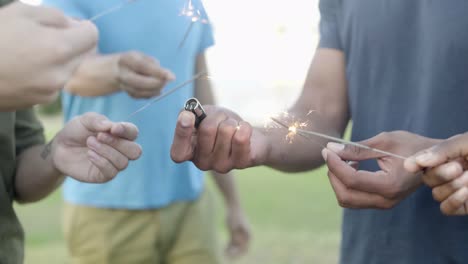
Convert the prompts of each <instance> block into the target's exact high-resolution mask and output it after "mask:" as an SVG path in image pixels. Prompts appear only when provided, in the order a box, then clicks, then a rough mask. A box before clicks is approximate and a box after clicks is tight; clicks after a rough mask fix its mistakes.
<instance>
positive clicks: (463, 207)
mask: <svg viewBox="0 0 468 264" xmlns="http://www.w3.org/2000/svg"><path fill="white" fill-rule="evenodd" d="M467 159H468V133H465V134H461V135H457V136H454V137H452V138H449V139H447V140H445V141H442V142H441V143H439V144H437V145H435V146H433V147H431V148H428V149H425V150H423V151H421V152H419V153H417V154H415V155H413V156H411V157H409V158H408V159H406V161H405V168H406V169H407V170H408V171H409V172H412V173H416V172H420V171H422V172H424V175H423V178H422V179H423V182H424V183H425V184H427V185H428V186H429V187H431V188H433V189H432V195H433V197H434V199H435V200H437V201H439V202H441V204H440V210H441V211H442V212H443V213H444V214H446V215H467V214H468V172H467V170H468V161H467Z"/></svg>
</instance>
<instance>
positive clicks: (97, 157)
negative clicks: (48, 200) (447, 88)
mask: <svg viewBox="0 0 468 264" xmlns="http://www.w3.org/2000/svg"><path fill="white" fill-rule="evenodd" d="M137 134H138V130H137V128H136V127H135V126H133V125H132V124H129V123H113V122H111V121H109V120H107V119H106V118H105V117H103V116H100V115H97V114H85V115H83V116H80V117H77V118H75V119H73V120H72V121H70V122H69V123H68V124H67V125H66V126H65V127H64V128H63V129H62V130H61V131H60V132H59V133H58V134H57V135H56V136H55V138H54V140H52V141H51V142H50V143H49V144H47V145H45V146H37V145H36V146H32V147H29V148H26V149H25V150H23V151H22V153H21V154H20V155H19V156H18V159H17V166H16V168H17V170H16V178H15V194H16V200H18V201H19V202H34V201H37V200H40V199H42V198H44V197H45V196H47V195H48V194H49V193H50V192H52V191H53V190H54V189H55V188H56V187H57V186H59V185H60V183H61V182H62V181H63V179H64V176H63V175H69V176H70V177H73V178H74V179H76V180H79V181H83V182H92V183H102V182H107V181H109V180H111V179H113V178H114V177H115V176H116V175H117V173H118V172H119V171H121V170H123V169H125V168H126V166H127V165H128V162H129V160H134V159H137V158H138V157H139V156H140V154H141V148H140V146H139V145H137V144H136V143H134V142H133V141H134V140H135V139H136V136H137Z"/></svg>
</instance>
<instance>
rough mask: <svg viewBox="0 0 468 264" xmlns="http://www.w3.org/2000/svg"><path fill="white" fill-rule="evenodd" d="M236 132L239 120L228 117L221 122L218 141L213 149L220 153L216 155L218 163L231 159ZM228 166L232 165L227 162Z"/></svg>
mask: <svg viewBox="0 0 468 264" xmlns="http://www.w3.org/2000/svg"><path fill="white" fill-rule="evenodd" d="M236 132H237V121H236V120H234V119H232V118H229V119H226V120H224V121H222V122H221V123H220V124H219V126H218V134H217V136H216V142H215V145H214V149H213V152H214V153H218V155H215V156H214V159H215V161H217V163H223V162H225V161H229V160H230V159H229V158H230V156H231V149H232V139H233V138H234V134H235V133H236ZM226 167H232V165H231V164H226Z"/></svg>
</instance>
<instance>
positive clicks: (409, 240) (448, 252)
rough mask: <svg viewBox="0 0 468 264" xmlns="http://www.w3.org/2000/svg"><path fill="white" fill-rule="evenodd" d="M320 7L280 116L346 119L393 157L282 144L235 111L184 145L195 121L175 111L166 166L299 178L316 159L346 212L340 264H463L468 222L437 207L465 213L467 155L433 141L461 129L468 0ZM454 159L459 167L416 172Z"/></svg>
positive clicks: (368, 0) (217, 111) (324, 124)
mask: <svg viewBox="0 0 468 264" xmlns="http://www.w3.org/2000/svg"><path fill="white" fill-rule="evenodd" d="M319 6H320V12H321V22H320V34H321V36H320V42H319V46H318V48H317V51H316V53H315V56H314V59H313V61H312V63H311V66H310V69H309V72H308V76H307V80H306V82H305V85H304V88H303V91H302V94H301V95H300V97H299V98H298V100H297V102H296V103H295V104H294V105H293V106H292V107H291V109H290V115H289V116H295V117H296V118H297V119H298V120H301V121H308V124H309V125H308V127H307V128H306V129H308V130H311V131H318V132H322V133H325V134H328V135H331V136H335V137H336V136H338V137H339V136H343V134H344V131H345V128H346V126H347V124H348V122H349V121H350V120H352V122H353V123H352V125H353V127H352V136H351V139H352V140H353V141H362V142H361V143H362V144H365V145H367V146H370V147H374V148H377V149H382V150H385V151H387V152H392V153H395V154H398V155H400V157H395V156H394V155H385V154H382V153H379V152H375V151H370V150H366V149H362V148H357V147H353V146H351V145H349V144H348V145H343V144H338V143H328V144H327V141H326V140H322V139H321V138H319V137H312V136H311V138H310V139H309V140H305V139H303V138H300V137H298V138H296V139H295V140H294V141H293V142H292V143H290V142H288V141H286V140H284V135H285V134H286V133H287V131H285V129H283V128H280V129H277V130H275V129H269V130H265V129H263V128H253V127H252V126H251V125H250V124H249V123H247V122H245V121H243V120H242V119H241V118H240V117H239V116H238V115H236V114H234V113H233V112H230V111H227V110H225V109H222V108H217V107H214V106H206V107H205V110H206V112H207V117H206V118H205V120H204V121H203V122H201V124H200V127H199V128H198V130H197V137H202V138H204V140H205V141H206V142H210V141H208V140H206V138H211V139H212V140H211V142H210V144H195V145H193V146H192V145H190V146H191V147H189V148H187V147H186V146H187V143H190V142H192V141H193V138H192V135H193V132H194V131H195V127H194V126H193V125H192V126H189V127H187V126H183V124H186V123H192V124H193V122H194V118H195V117H194V115H193V114H192V113H191V112H187V111H183V112H181V113H180V115H179V118H178V121H177V126H176V133H175V134H176V137H175V138H174V142H173V147H172V151H171V154H172V158H173V159H174V160H175V161H177V162H183V161H187V160H192V161H193V162H195V163H196V165H198V166H199V167H202V168H205V169H206V168H208V169H215V170H218V171H228V170H230V169H234V168H238V169H241V168H246V167H252V166H258V165H267V166H271V167H273V168H276V169H280V170H283V171H304V170H309V169H313V168H317V167H319V166H320V165H322V164H324V162H323V161H324V160H325V164H326V165H327V167H328V169H329V171H328V177H329V179H330V182H331V185H332V187H333V190H334V191H335V194H336V197H337V200H338V202H339V204H340V205H341V206H343V207H346V209H345V210H344V213H343V225H342V241H341V256H340V263H343V264H376V263H378V264H387V263H388V264H390V263H399V264H419V263H420V264H423V263H424V264H425V263H431V264H447V263H453V264H462V263H467V262H468V250H467V249H468V236H467V233H468V221H467V220H468V218H467V216H458V217H449V216H446V215H444V214H443V213H442V212H441V210H440V209H442V211H443V212H444V213H446V214H447V213H449V214H466V208H464V204H465V203H466V199H468V188H467V187H468V177H467V176H463V175H464V172H463V169H466V168H467V165H466V156H467V154H466V153H468V151H466V150H467V149H468V147H466V143H464V146H465V147H463V148H462V146H461V145H460V144H461V142H465V140H466V138H467V136H466V135H465V136H458V137H456V138H455V139H454V138H452V139H449V140H448V141H446V142H445V143H440V140H438V139H440V138H448V137H451V136H453V135H456V134H461V133H464V132H466V131H468V122H466V120H467V118H466V114H467V112H468V106H467V104H466V102H467V101H468V89H467V86H468V77H467V76H468V75H467V73H466V69H467V68H468V31H467V30H466V29H467V28H468V17H467V16H466V10H468V1H466V0H454V1H430V0H418V1H407V0H392V1H387V0H321V1H320V4H319ZM311 110H314V111H313V112H312V114H309V113H311V112H310V111H311ZM220 117H224V118H223V119H220ZM221 128H222V129H221ZM405 130H406V131H405ZM387 131H391V132H387ZM290 132H294V130H291V131H290ZM376 135H377V136H376ZM363 140H364V141H363ZM195 142H197V141H196V140H195ZM447 142H450V143H447ZM220 144H224V145H225V146H226V145H227V146H230V147H226V148H217V147H216V146H219V145H220ZM326 144H327V147H326V148H323V146H325V145H326ZM435 144H442V149H441V145H438V147H434V148H435V149H432V151H436V152H437V151H442V154H440V153H439V154H438V155H439V156H437V155H436V154H435V152H430V151H429V153H432V154H428V155H423V154H421V155H419V154H418V155H417V156H416V157H412V158H410V159H408V160H407V161H406V170H405V167H404V161H405V157H408V156H410V155H413V154H415V153H417V152H418V151H421V150H423V149H427V148H429V147H432V146H433V145H435ZM444 144H445V145H444ZM447 144H449V145H452V146H451V147H449V148H448V149H451V152H448V150H447ZM457 144H458V147H455V145H457ZM444 146H445V150H444ZM322 148H323V149H322ZM426 152H427V151H426ZM444 152H445V153H444ZM200 153H203V155H200ZM447 153H449V154H447ZM321 154H322V155H321ZM322 156H323V158H322ZM436 156H437V158H435V157H436ZM219 157H223V158H219ZM452 158H453V159H456V162H459V163H458V164H455V165H456V166H453V165H454V164H453V163H452V164H450V163H449V164H448V165H447V164H446V165H445V166H449V165H450V166H449V167H437V168H435V169H434V170H426V174H425V175H424V176H421V173H419V171H420V170H422V168H426V167H432V166H438V165H440V164H441V163H444V162H446V161H447V160H448V159H452ZM457 158H458V160H457ZM459 159H462V160H463V161H460V160H459ZM376 161H377V162H376ZM357 162H359V164H357ZM460 163H461V164H460ZM462 165H463V166H462ZM357 166H358V167H359V169H357ZM447 170H448V171H449V172H448V171H447ZM451 170H453V171H451ZM454 177H456V178H457V179H456V180H455V181H453V182H450V179H453V178H454ZM447 181H449V182H448V183H447V185H440V184H443V183H444V182H447ZM423 183H426V185H423ZM436 186H440V188H437V187H436ZM442 186H445V187H442ZM431 188H434V189H431ZM433 194H434V196H435V197H436V199H437V200H438V201H444V200H445V199H448V200H447V203H445V202H446V201H444V202H442V204H439V203H438V202H436V201H434V200H433V197H432V195H433ZM452 195H453V196H452ZM450 197H452V198H450ZM444 203H445V204H444ZM439 207H440V208H439ZM379 209H387V210H379ZM456 209H460V211H458V212H457V210H456Z"/></svg>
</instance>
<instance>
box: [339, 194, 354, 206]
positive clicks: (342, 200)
mask: <svg viewBox="0 0 468 264" xmlns="http://www.w3.org/2000/svg"><path fill="white" fill-rule="evenodd" d="M336 200H337V201H338V204H339V205H340V206H341V207H343V208H348V207H350V205H351V201H350V198H349V195H348V194H346V193H337V194H336Z"/></svg>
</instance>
